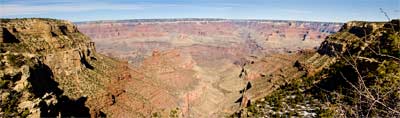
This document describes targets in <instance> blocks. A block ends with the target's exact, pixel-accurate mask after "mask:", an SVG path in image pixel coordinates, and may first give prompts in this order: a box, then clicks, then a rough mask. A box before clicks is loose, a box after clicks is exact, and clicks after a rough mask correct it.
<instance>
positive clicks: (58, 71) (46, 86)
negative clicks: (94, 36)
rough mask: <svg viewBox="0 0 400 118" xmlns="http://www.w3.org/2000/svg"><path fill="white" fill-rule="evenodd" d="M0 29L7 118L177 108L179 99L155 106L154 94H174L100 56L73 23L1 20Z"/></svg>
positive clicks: (0, 63) (138, 112)
mask: <svg viewBox="0 0 400 118" xmlns="http://www.w3.org/2000/svg"><path fill="white" fill-rule="evenodd" d="M0 26H1V27H0V59H1V60H0V78H1V80H0V85H1V86H0V87H1V89H0V91H1V92H0V93H1V108H0V111H1V112H0V116H2V117H15V116H24V117H25V116H28V117H39V116H42V117H43V116H62V117H64V116H90V115H91V116H92V117H95V116H104V115H106V116H111V117H113V116H114V117H117V116H121V115H122V116H124V115H125V116H136V117H139V116H142V117H144V116H149V115H150V114H151V111H157V110H160V109H161V108H170V107H173V106H174V105H175V104H176V103H175V102H174V101H173V99H174V98H173V97H170V98H169V99H162V98H159V99H158V101H157V102H153V101H154V99H156V98H154V95H148V93H154V92H150V90H151V91H155V92H156V93H157V94H161V95H162V96H166V97H165V98H168V97H167V96H168V95H169V94H168V93H167V92H165V91H163V90H162V89H161V88H158V87H155V86H154V85H152V84H151V83H147V82H144V81H142V80H141V79H140V77H142V76H143V75H142V74H141V73H137V72H135V71H133V70H131V69H130V68H129V67H128V66H127V63H124V62H120V61H116V60H114V59H111V58H109V57H106V56H103V55H101V54H98V53H96V51H95V47H94V43H93V42H91V41H90V39H89V37H87V36H85V35H83V34H81V33H80V32H79V31H78V30H77V28H76V27H75V26H74V25H73V24H72V23H71V22H68V21H62V20H53V19H1V25H0ZM135 85H140V86H143V87H136V86H135ZM127 86H129V87H127ZM144 86H147V87H144ZM135 87H136V89H139V90H135ZM146 90H147V92H146ZM157 91H158V92H157ZM168 100H169V101H171V100H172V101H171V102H165V101H168ZM153 104H154V105H153ZM157 104H168V105H166V106H165V105H164V106H161V107H159V106H160V105H157ZM154 106H157V107H154ZM139 109H140V110H139Z"/></svg>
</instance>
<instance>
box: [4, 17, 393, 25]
mask: <svg viewBox="0 0 400 118" xmlns="http://www.w3.org/2000/svg"><path fill="white" fill-rule="evenodd" d="M29 18H38V19H40V18H43V19H57V20H67V21H70V22H73V23H78V24H79V23H90V22H115V21H117V22H124V21H125V22H127V21H135V22H156V21H151V20H160V21H161V22H168V21H173V20H176V21H206V20H211V21H222V20H231V21H286V22H290V21H292V22H293V21H295V22H320V23H346V22H352V21H362V20H349V21H346V22H339V21H318V20H282V19H261V18H243V19H242V18H206V17H205V18H200V17H197V18H195V17H193V18H190V17H187V18H172V17H171V18H129V19H113V20H106V19H104V20H83V21H72V20H68V19H60V18H46V17H15V18H11V17H8V18H4V17H3V18H0V19H29ZM396 19H398V18H396ZM391 20H395V19H391ZM364 22H388V21H385V20H382V21H364Z"/></svg>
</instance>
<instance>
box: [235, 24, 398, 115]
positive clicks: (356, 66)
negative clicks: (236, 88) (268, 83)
mask: <svg viewBox="0 0 400 118" xmlns="http://www.w3.org/2000/svg"><path fill="white" fill-rule="evenodd" d="M399 31H400V20H392V21H390V22H359V21H353V22H349V23H346V24H345V25H344V26H343V27H342V28H341V30H340V31H339V32H337V33H335V34H333V35H330V36H329V37H328V38H327V39H326V40H325V41H324V42H323V43H322V44H321V46H320V48H319V49H318V52H315V53H311V54H310V55H312V56H309V57H307V56H306V57H305V58H304V59H305V60H304V59H300V60H298V61H296V63H295V64H294V65H293V66H292V67H296V68H298V71H299V72H301V73H303V76H300V77H296V78H294V79H292V81H289V82H287V83H286V84H284V85H281V86H278V89H277V90H275V91H273V92H271V93H270V94H267V95H265V97H260V98H258V99H255V101H254V100H253V101H251V104H248V105H245V106H244V107H243V108H242V109H241V110H239V111H237V112H236V113H235V114H233V115H232V117H271V116H272V117H293V116H295V117H399V116H400V107H399V106H400V105H399V103H400V102H399V101H400V95H399V91H400V87H399V86H400V32H399ZM316 65H320V66H316Z"/></svg>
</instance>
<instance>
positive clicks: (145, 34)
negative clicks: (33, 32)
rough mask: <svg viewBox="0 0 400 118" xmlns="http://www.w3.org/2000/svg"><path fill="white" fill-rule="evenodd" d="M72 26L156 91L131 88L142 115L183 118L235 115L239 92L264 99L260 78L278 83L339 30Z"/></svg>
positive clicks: (274, 25)
mask: <svg viewBox="0 0 400 118" xmlns="http://www.w3.org/2000/svg"><path fill="white" fill-rule="evenodd" d="M75 24H76V25H77V27H78V30H79V31H80V32H82V33H84V34H86V35H87V36H89V37H90V38H91V39H92V41H94V42H95V45H96V51H97V52H99V53H101V54H105V55H107V56H111V57H114V58H117V59H121V60H125V61H127V62H128V63H129V66H130V67H131V68H133V70H134V71H136V72H137V73H140V75H141V76H140V78H141V79H142V80H143V81H144V82H145V83H149V84H151V85H152V86H157V90H153V89H152V88H151V87H142V88H140V87H137V86H140V85H137V86H135V87H133V88H135V91H136V92H137V93H136V94H135V95H133V94H132V96H136V97H137V96H142V98H143V99H146V100H145V104H150V106H152V108H151V110H153V111H149V110H148V111H142V114H148V113H150V114H153V113H151V112H154V111H161V112H162V111H163V110H166V111H165V112H169V111H167V110H171V109H175V108H177V109H176V110H177V111H178V112H179V114H180V115H181V116H184V117H187V116H189V117H190V116H197V117H222V116H226V115H228V114H231V113H232V112H234V111H237V109H239V108H240V104H241V103H240V102H237V101H240V99H244V98H243V95H242V92H241V90H242V89H243V88H245V87H246V85H248V84H249V83H250V84H251V85H253V86H252V88H250V89H251V90H249V96H248V98H247V97H246V99H256V98H257V97H260V96H264V95H265V94H266V93H268V91H271V90H273V89H274V88H275V87H276V86H275V85H274V84H276V83H274V81H275V79H271V80H268V81H267V80H262V79H260V78H262V77H263V78H265V77H266V76H267V77H271V78H277V79H276V80H277V81H278V80H279V76H281V75H282V76H283V75H285V73H286V74H288V72H286V70H290V68H289V69H287V68H286V67H287V65H291V64H293V63H294V61H296V60H297V59H298V58H300V57H301V56H298V54H297V53H298V52H302V51H304V50H315V49H317V48H318V46H319V45H320V44H321V42H323V41H324V39H325V38H326V37H327V36H328V35H330V34H332V33H335V32H337V31H338V30H339V29H340V27H341V26H342V25H343V24H342V23H334V22H308V21H281V20H229V19H143V20H119V21H90V22H77V23H75ZM278 74H280V75H279V76H278ZM275 75H276V76H275ZM289 76H296V75H289ZM285 78H287V77H285ZM141 91H143V92H141ZM127 101H129V100H127ZM119 102H122V103H124V99H121V101H119ZM125 103H126V104H129V102H125ZM128 106H129V107H138V108H139V107H145V106H135V105H128ZM138 108H126V109H138ZM115 112H116V113H118V112H117V111H115ZM160 114H163V113H160ZM165 114H168V113H165Z"/></svg>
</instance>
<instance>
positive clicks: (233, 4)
mask: <svg viewBox="0 0 400 118" xmlns="http://www.w3.org/2000/svg"><path fill="white" fill-rule="evenodd" d="M379 8H383V10H384V11H386V12H387V13H388V15H389V16H390V17H391V18H397V19H398V18H400V0H112V1H111V0H0V17H2V18H22V17H45V18H57V19H66V20H71V21H91V20H119V19H151V18H227V19H272V20H306V21H333V22H346V21H350V20H364V21H383V20H386V18H385V16H384V15H383V14H382V13H381V12H380V10H379Z"/></svg>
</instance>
